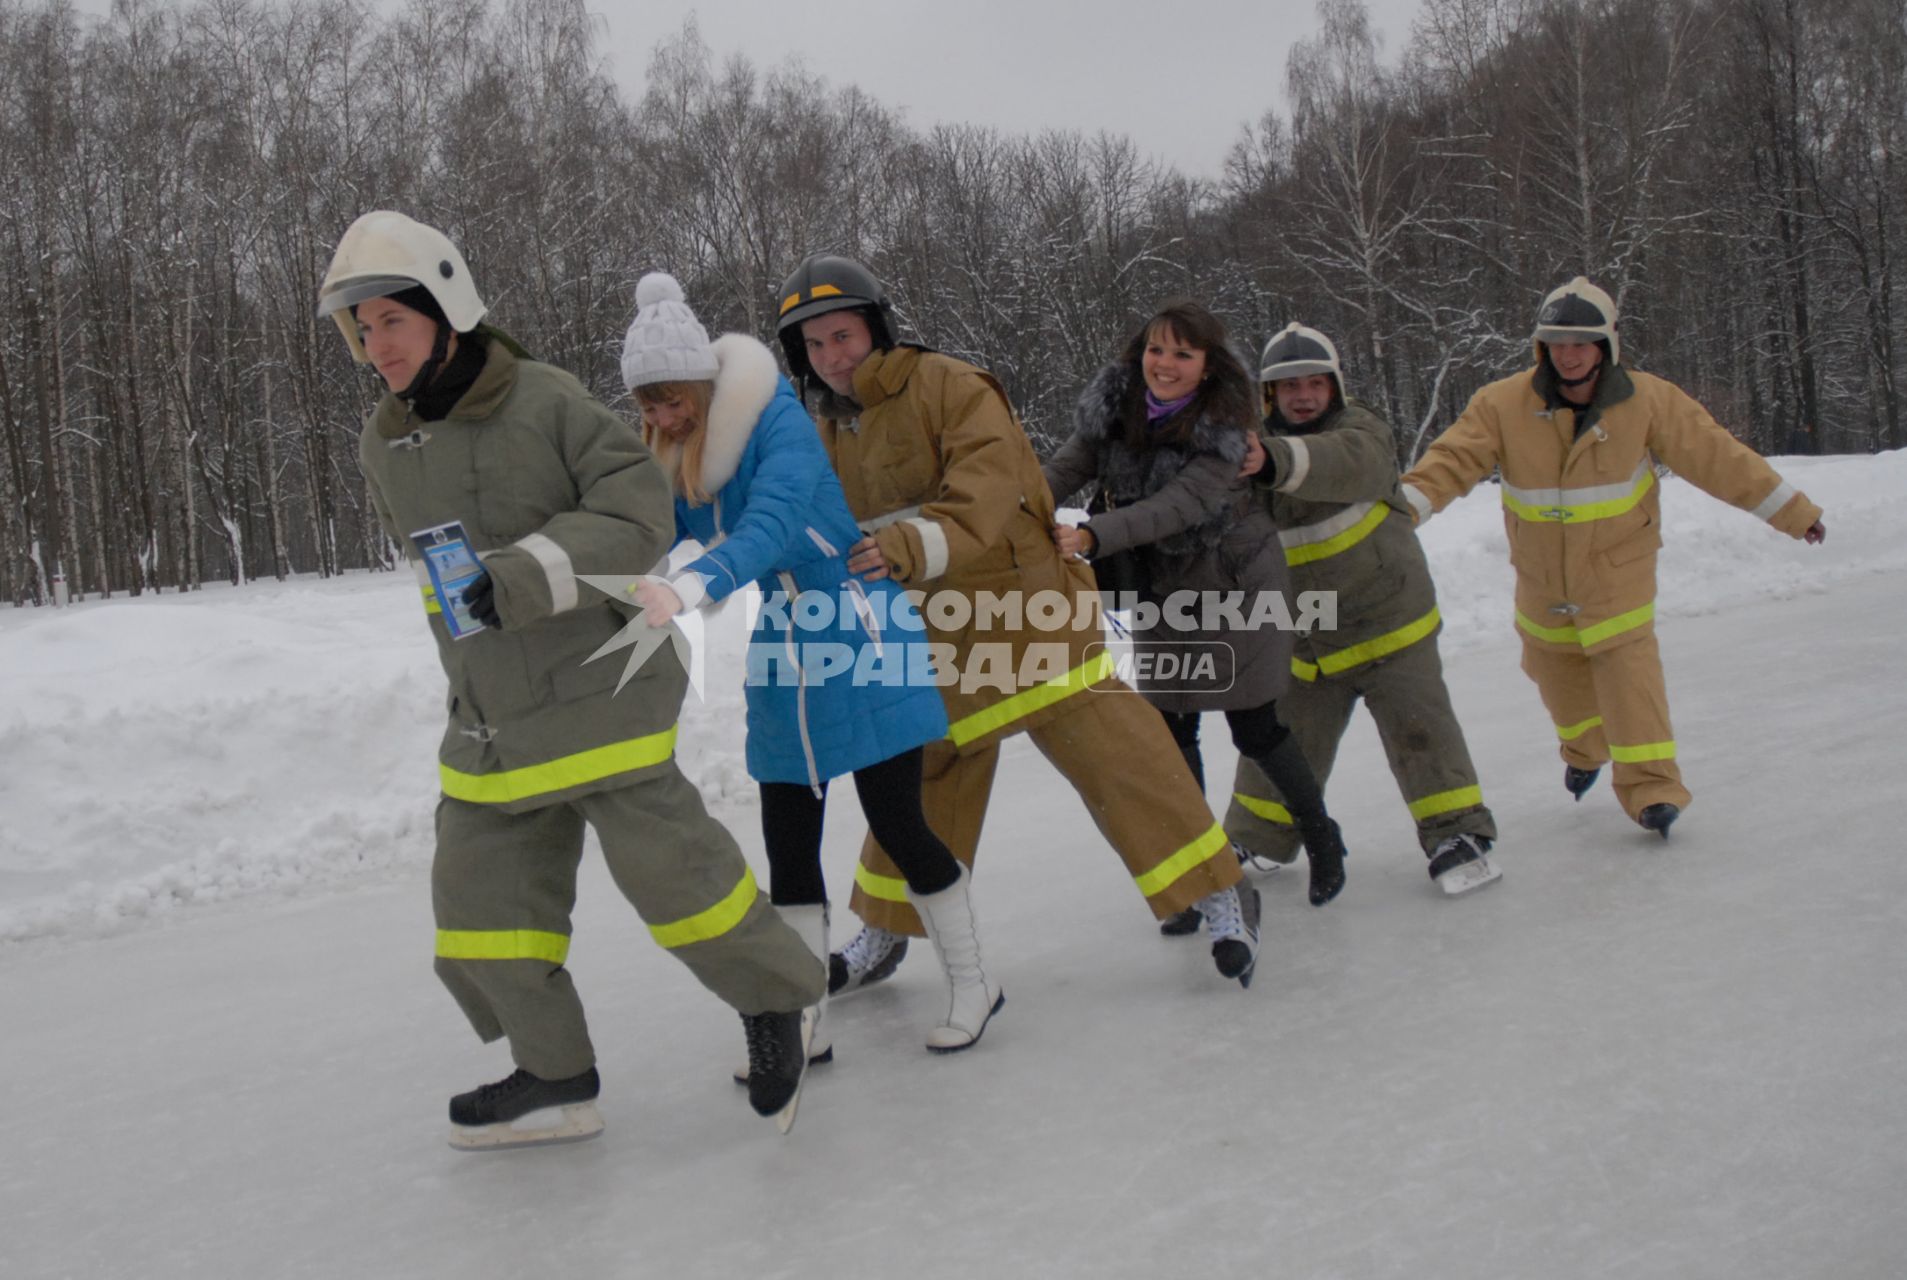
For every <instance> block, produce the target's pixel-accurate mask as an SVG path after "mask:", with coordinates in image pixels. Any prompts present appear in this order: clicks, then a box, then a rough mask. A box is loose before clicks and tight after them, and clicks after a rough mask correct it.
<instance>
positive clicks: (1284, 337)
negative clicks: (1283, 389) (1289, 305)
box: [1258, 320, 1344, 395]
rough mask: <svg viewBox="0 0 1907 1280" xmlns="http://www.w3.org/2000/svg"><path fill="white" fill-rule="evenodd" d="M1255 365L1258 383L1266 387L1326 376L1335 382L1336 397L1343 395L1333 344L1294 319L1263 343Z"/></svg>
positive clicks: (1341, 371) (1340, 366)
mask: <svg viewBox="0 0 1907 1280" xmlns="http://www.w3.org/2000/svg"><path fill="white" fill-rule="evenodd" d="M1258 365H1259V368H1258V380H1259V381H1260V382H1263V383H1264V384H1265V385H1266V387H1267V388H1269V387H1270V385H1271V384H1272V383H1274V382H1277V381H1278V380H1280V379H1281V378H1303V377H1306V376H1308V375H1310V374H1314V373H1328V374H1330V375H1331V376H1332V378H1334V379H1336V381H1337V384H1338V394H1339V395H1343V394H1344V366H1343V364H1341V363H1340V362H1339V360H1338V349H1337V347H1336V345H1334V344H1333V343H1332V341H1331V339H1329V338H1327V337H1325V336H1324V335H1323V334H1321V333H1319V332H1318V331H1317V330H1316V329H1307V328H1305V327H1304V326H1303V325H1301V324H1299V323H1298V322H1297V321H1296V320H1294V321H1292V322H1291V323H1290V324H1288V325H1286V326H1285V327H1284V328H1282V329H1280V330H1279V331H1278V332H1277V334H1276V335H1274V336H1273V338H1272V340H1271V341H1270V342H1267V343H1266V344H1265V351H1264V354H1263V355H1262V356H1260V357H1259V360H1258Z"/></svg>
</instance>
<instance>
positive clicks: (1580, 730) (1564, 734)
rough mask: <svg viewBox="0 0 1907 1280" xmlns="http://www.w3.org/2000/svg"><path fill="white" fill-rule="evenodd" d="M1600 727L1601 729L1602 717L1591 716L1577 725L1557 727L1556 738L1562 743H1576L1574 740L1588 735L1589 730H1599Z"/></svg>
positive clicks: (1560, 725)
mask: <svg viewBox="0 0 1907 1280" xmlns="http://www.w3.org/2000/svg"><path fill="white" fill-rule="evenodd" d="M1601 727H1602V717H1601V716H1591V717H1589V719H1587V720H1584V721H1582V722H1581V723H1579V724H1559V725H1557V726H1556V736H1557V737H1558V738H1561V739H1562V740H1563V741H1564V742H1574V741H1576V739H1578V738H1580V737H1582V736H1583V735H1584V734H1585V733H1588V732H1589V731H1590V730H1591V729H1600V728H1601Z"/></svg>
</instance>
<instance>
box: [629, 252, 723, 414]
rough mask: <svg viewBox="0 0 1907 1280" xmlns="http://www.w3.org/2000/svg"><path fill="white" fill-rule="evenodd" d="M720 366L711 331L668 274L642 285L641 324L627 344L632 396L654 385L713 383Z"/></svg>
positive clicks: (660, 273) (638, 303) (632, 324)
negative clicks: (712, 343)
mask: <svg viewBox="0 0 1907 1280" xmlns="http://www.w3.org/2000/svg"><path fill="white" fill-rule="evenodd" d="M719 368H720V366H719V365H718V364H717V362H716V359H715V348H714V347H712V346H710V345H709V335H708V330H707V329H704V328H703V327H702V322H701V321H700V320H697V319H696V318H695V312H693V311H691V310H689V304H688V303H686V302H684V301H683V300H682V286H681V285H680V284H677V283H676V279H675V277H674V276H672V275H670V274H669V273H668V272H666V271H651V272H650V273H649V274H648V275H646V276H644V277H643V278H642V279H641V280H639V281H637V282H636V318H635V319H634V320H632V321H630V322H629V332H628V333H627V334H626V335H624V337H623V340H622V383H623V385H624V386H625V387H627V388H629V390H631V391H634V390H635V389H636V388H637V387H642V386H647V385H648V384H649V383H652V382H707V381H711V380H713V379H714V377H715V375H716V373H717V371H718V370H719Z"/></svg>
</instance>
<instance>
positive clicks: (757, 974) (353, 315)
mask: <svg viewBox="0 0 1907 1280" xmlns="http://www.w3.org/2000/svg"><path fill="white" fill-rule="evenodd" d="M319 298H320V302H319V314H320V315H328V316H331V317H333V318H334V319H336V321H337V322H338V327H339V329H340V330H342V331H343V333H344V339H345V342H346V343H347V344H348V345H349V346H350V349H351V354H352V355H353V357H355V358H356V359H357V360H358V361H359V362H360V363H369V364H372V365H374V366H375V367H376V369H377V372H378V374H379V375H380V376H381V377H382V378H383V380H384V383H385V385H386V387H387V388H388V391H387V393H386V394H385V395H384V396H383V397H382V398H381V399H380V400H379V402H378V405H377V407H376V408H375V409H374V410H373V411H372V413H371V415H370V417H369V418H368V419H367V420H366V422H365V425H364V430H363V432H362V435H361V437H360V439H359V461H360V462H361V464H362V466H363V469H364V476H365V480H366V482H367V487H368V489H369V491H370V496H371V500H372V503H373V504H374V506H375V508H376V511H377V516H378V520H379V522H380V523H381V524H382V526H383V528H384V532H385V533H386V535H387V536H389V537H390V539H391V540H392V541H393V542H395V543H396V544H397V545H398V546H400V547H402V548H404V551H405V554H406V555H407V556H408V557H409V558H410V559H411V561H412V562H413V564H414V565H415V566H416V567H417V568H418V569H419V570H420V573H419V581H420V584H421V585H422V586H423V609H424V613H425V615H426V621H427V623H428V625H429V626H430V630H431V634H432V636H433V637H434V638H435V640H436V641H437V650H438V655H439V657H440V658H441V659H442V662H443V667H444V673H445V675H446V676H448V677H449V681H450V690H449V698H448V711H449V723H448V725H447V726H446V728H445V731H444V736H443V741H442V746H441V748H440V751H439V757H438V758H439V766H438V772H439V778H440V782H441V786H442V791H443V798H442V799H441V800H440V801H439V803H438V806H437V852H436V858H435V861H434V862H433V864H432V867H431V898H432V903H433V906H434V909H435V913H436V918H437V947H436V950H437V959H436V968H437V974H438V976H439V977H440V978H441V979H442V980H443V982H444V985H445V986H447V987H448V988H449V989H450V993H451V995H452V996H454V997H455V998H456V1000H457V1003H458V1005H459V1006H461V1007H462V1009H463V1011H464V1014H465V1016H466V1017H468V1018H469V1020H470V1024H471V1026H472V1027H473V1028H475V1030H476V1032H477V1034H478V1036H479V1037H481V1038H482V1039H483V1040H485V1041H491V1040H496V1039H498V1038H500V1037H507V1038H508V1040H509V1042H510V1053H511V1056H512V1058H513V1059H514V1060H515V1062H516V1066H517V1070H516V1071H515V1072H514V1073H513V1074H512V1075H510V1076H509V1077H508V1078H507V1079H504V1080H502V1081H499V1082H497V1083H495V1084H490V1085H485V1086H483V1087H482V1088H479V1089H476V1090H474V1091H472V1092H470V1093H464V1094H459V1095H458V1096H457V1097H455V1098H453V1099H451V1103H450V1118H451V1121H452V1138H451V1141H452V1145H454V1146H459V1147H462V1148H466V1149H480V1148H494V1147H504V1146H519V1145H525V1144H531V1143H536V1142H556V1141H573V1140H576V1139H579V1138H585V1137H590V1136H592V1135H594V1134H595V1133H597V1132H599V1131H600V1130H601V1128H602V1121H601V1119H600V1118H599V1117H598V1116H597V1113H596V1109H595V1106H594V1102H593V1099H594V1098H595V1097H596V1093H597V1090H598V1079H597V1073H596V1066H595V1051H594V1049H593V1048H592V1046H591V1044H590V1039H589V1032H588V1029H587V1028H586V1026H585V1025H584V1020H583V1007H582V1003H581V1001H580V1000H579V998H578V997H577V993H576V989H575V986H574V984H573V983H572V982H571V979H570V974H569V970H568V969H567V968H566V967H565V959H566V957H567V955H568V952H569V942H570V910H571V907H572V905H573V904H574V901H575V896H576V868H577V864H578V862H579V861H580V859H581V857H582V851H583V828H584V825H585V824H587V825H589V826H590V827H593V828H594V829H595V830H596V833H597V836H598V837H599V838H600V840H601V842H602V848H603V857H604V861H605V862H607V863H608V866H609V870H610V873H611V875H613V876H614V877H615V880H616V884H617V887H618V888H620V889H621V890H622V891H623V893H624V894H625V895H626V896H627V897H628V898H629V900H630V902H631V903H633V904H634V905H635V908H636V910H637V912H638V913H639V914H640V915H641V916H642V918H643V920H644V922H645V923H647V924H648V926H649V931H650V933H651V934H652V935H653V936H654V938H655V940H656V941H657V942H658V943H660V944H661V945H662V946H664V947H666V948H668V949H669V950H670V951H671V952H672V953H673V954H674V955H675V956H676V957H677V958H678V959H680V960H681V961H682V962H683V963H684V964H686V965H687V966H688V967H689V969H690V971H691V972H692V973H694V975H695V976H696V977H697V978H698V979H699V980H701V982H702V983H703V984H704V985H705V986H707V987H708V988H709V989H710V990H711V991H713V992H715V993H716V994H717V995H718V996H720V997H721V998H722V999H723V1000H725V1001H727V1002H728V1003H729V1004H730V1005H731V1006H733V1007H734V1008H735V1009H737V1010H738V1011H739V1012H740V1013H741V1015H742V1021H743V1023H744V1025H745V1029H746V1032H747V1040H748V1044H749V1056H750V1064H751V1066H750V1069H751V1072H766V1073H767V1078H764V1080H763V1088H762V1089H761V1090H760V1091H759V1092H758V1091H757V1090H756V1088H755V1085H754V1079H755V1077H754V1075H752V1074H751V1077H750V1089H751V1099H750V1100H751V1101H752V1102H754V1103H755V1105H756V1109H757V1110H760V1111H763V1113H764V1114H772V1113H780V1112H783V1110H784V1108H787V1107H789V1106H791V1104H792V1100H793V1098H794V1097H795V1095H796V1093H797V1091H798V1088H799V1084H800V1078H801V1071H802V1069H803V1068H804V1067H805V1065H806V1062H807V1054H806V1053H805V1051H804V1047H803V1043H802V1017H801V1012H800V1011H801V1010H802V1009H803V1008H804V1007H805V1006H808V1005H811V1004H814V1003H815V1002H816V1001H817V1000H818V999H819V998H820V996H821V994H822V991H823V990H824V984H825V970H824V968H823V966H822V964H821V962H820V959H819V958H818V957H816V956H815V955H813V954H812V953H811V952H810V951H809V950H808V949H807V947H806V946H805V945H804V944H803V943H802V941H801V939H800V937H799V936H798V935H797V934H796V933H795V932H794V930H793V929H791V928H789V926H788V925H787V924H785V923H784V922H783V921H782V920H781V918H780V917H779V916H778V915H777V914H776V913H775V911H774V909H773V908H772V907H771V906H770V905H769V902H768V898H767V896H766V895H765V894H762V893H761V892H760V891H759V890H758V889H757V888H756V885H755V880H754V877H753V876H752V875H751V874H750V872H749V869H748V865H747V863H746V862H745V861H744V860H743V858H742V855H741V851H740V850H739V849H738V848H737V847H736V844H735V841H734V839H733V838H732V837H731V836H730V835H729V834H728V832H727V831H725V830H724V829H723V828H722V827H721V825H720V824H718V823H717V822H715V820H714V819H712V818H710V817H709V816H708V814H707V812H706V811H705V810H704V809H703V807H702V801H701V797H700V796H699V795H698V794H697V793H696V790H695V788H694V787H693V786H692V785H690V783H689V782H688V780H687V779H685V778H684V777H683V776H682V774H681V773H680V771H678V769H677V768H676V765H675V758H674V744H675V735H676V717H677V714H678V711H679V709H680V707H681V702H682V696H683V691H684V688H685V686H686V683H687V680H686V676H685V674H684V672H683V669H682V666H681V664H680V662H678V661H677V660H676V657H675V652H674V649H673V647H672V646H670V645H667V644H665V645H662V646H661V647H660V648H658V649H656V650H655V651H654V653H653V654H652V655H651V657H650V659H649V660H648V661H647V662H646V663H644V664H643V665H642V666H641V668H640V669H639V670H638V671H636V673H635V674H634V676H633V678H632V679H630V680H629V683H628V685H627V687H625V688H624V689H623V690H622V691H621V693H620V694H618V693H617V691H616V686H617V681H618V680H619V679H620V678H621V677H622V675H623V663H622V662H620V661H617V660H614V659H611V660H608V661H604V662H597V663H590V662H588V661H587V660H588V659H589V658H590V657H591V655H593V654H595V653H596V652H597V650H598V648H599V647H600V646H602V645H603V644H604V643H605V642H606V641H609V640H611V639H612V638H614V637H615V636H616V635H617V634H618V633H619V631H621V630H622V628H623V627H624V624H625V622H626V621H627V620H628V619H629V618H630V617H632V616H634V615H633V610H631V611H629V612H627V613H626V612H624V611H623V610H621V609H620V608H619V606H618V605H616V604H613V603H611V600H610V598H609V596H608V595H606V594H603V593H599V592H596V591H593V590H591V589H588V588H585V587H583V586H581V585H580V584H579V582H578V578H579V576H582V575H637V574H640V573H642V572H643V571H644V570H646V569H648V568H649V567H650V566H652V565H653V564H654V563H655V562H656V561H657V559H658V558H659V557H660V556H661V555H662V554H663V552H664V551H666V550H667V548H668V546H669V544H670V542H671V541H672V540H673V535H674V527H675V525H674V511H673V508H672V506H671V503H670V495H669V481H668V478H667V477H666V476H665V475H664V474H663V471H662V468H661V467H659V466H658V465H656V463H655V461H654V460H653V459H652V457H651V456H650V453H649V451H648V449H647V448H646V447H645V446H644V445H643V443H642V441H641V439H640V438H639V437H638V436H637V434H636V432H635V430H634V429H633V428H632V427H630V426H629V425H628V424H627V423H625V422H623V421H622V420H621V419H620V418H619V417H617V416H616V415H615V414H613V413H611V412H609V410H608V409H606V408H605V407H603V406H602V405H601V404H599V403H597V401H596V400H595V399H593V398H592V397H591V396H590V395H589V394H588V393H587V392H586V391H584V390H583V388H582V386H581V384H579V383H578V382H577V381H576V380H575V379H574V378H572V377H571V376H570V375H568V374H567V373H564V372H562V371H561V370H559V369H555V368H552V367H550V366H549V365H545V364H539V363H537V362H536V361H534V360H531V359H529V358H528V357H527V356H526V355H525V354H524V352H523V351H522V349H521V348H520V347H518V346H517V345H516V344H515V343H514V342H513V341H511V340H510V339H509V338H507V337H505V336H504V335H503V334H502V333H500V332H499V331H497V330H495V329H492V328H490V327H488V326H483V325H480V323H479V322H480V321H481V320H482V319H483V316H484V312H485V307H484V304H483V302H482V300H481V299H480V298H479V296H478V294H477V291H476V287H475V285H474V284H473V283H472V281H471V278H470V271H469V268H468V266H467V265H466V264H465V262H464V260H463V257H462V255H461V254H459V253H458V252H457V249H456V247H455V246H454V245H452V244H451V242H450V240H449V239H448V238H446V237H445V236H444V235H443V234H442V233H441V232H439V231H437V230H435V229H433V228H431V227H427V226H424V225H422V224H420V223H418V222H415V221H413V220H411V219H410V218H408V217H406V216H404V215H403V214H401V213H392V212H376V213H367V214H365V215H364V216H363V217H362V218H359V219H358V220H357V221H356V222H355V223H353V224H352V225H351V228H350V229H349V230H348V231H347V232H345V235H344V238H343V240H342V241H341V242H340V243H339V245H338V249H337V253H336V256H335V257H334V258H333V259H332V262H331V269H330V271H329V272H328V273H327V274H326V276H325V280H324V284H323V286H322V288H321V289H320V293H319ZM415 535H423V537H422V538H421V539H420V538H419V537H417V536H415ZM458 538H461V539H462V540H463V541H464V543H465V544H466V545H467V547H468V550H469V552H470V553H472V554H474V556H476V557H479V558H480V563H481V573H480V574H479V575H478V576H477V577H475V579H474V580H471V579H470V578H469V576H468V568H466V572H465V574H464V586H463V588H462V589H460V590H459V591H458V592H457V596H458V597H459V598H457V599H443V598H439V592H438V591H437V590H436V588H435V587H434V586H433V585H432V579H431V578H430V576H429V574H428V572H427V571H425V565H424V562H423V560H422V558H421V557H420V544H422V545H428V546H430V547H431V548H432V551H433V559H435V558H436V556H437V554H438V553H442V552H443V551H444V550H445V548H447V547H448V548H450V550H451V551H452V552H454V551H455V549H456V548H455V546H454V545H453V543H454V541H455V540H456V539H458ZM456 558H457V557H456V556H455V555H454V554H453V555H452V556H451V557H450V559H451V560H452V561H453V562H454V561H455V559H456ZM464 563H465V565H466V566H468V564H469V561H468V558H467V557H466V558H465V560H464ZM442 580H443V579H442V577H441V575H440V578H439V581H442ZM443 594H444V595H449V594H450V591H449V588H448V586H446V588H445V591H444V593H443ZM771 1103H772V1104H773V1105H772V1107H771V1106H770V1105H769V1104H771ZM784 1118H786V1117H784Z"/></svg>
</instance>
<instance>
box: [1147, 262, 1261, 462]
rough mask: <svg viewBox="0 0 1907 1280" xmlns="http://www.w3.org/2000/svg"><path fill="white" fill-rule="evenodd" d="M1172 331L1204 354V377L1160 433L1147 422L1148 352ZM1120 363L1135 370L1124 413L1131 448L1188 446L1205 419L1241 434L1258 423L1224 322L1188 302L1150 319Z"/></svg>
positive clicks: (1170, 304) (1176, 302)
mask: <svg viewBox="0 0 1907 1280" xmlns="http://www.w3.org/2000/svg"><path fill="white" fill-rule="evenodd" d="M1161 332H1163V333H1169V334H1170V335H1171V336H1172V337H1174V338H1176V339H1178V340H1179V341H1180V342H1181V343H1183V344H1184V345H1186V346H1188V347H1192V348H1194V349H1196V350H1199V351H1203V352H1204V353H1205V377H1204V379H1203V380H1202V381H1201V382H1200V383H1199V387H1198V391H1197V392H1195V393H1194V395H1193V398H1192V403H1190V404H1188V405H1186V406H1185V408H1183V409H1181V410H1179V411H1178V412H1177V413H1175V414H1173V415H1172V416H1171V417H1170V418H1168V419H1166V421H1165V423H1164V425H1163V426H1162V427H1161V428H1160V429H1158V430H1152V429H1150V428H1149V427H1148V425H1147V422H1146V380H1145V364H1144V361H1145V353H1146V347H1147V346H1148V345H1149V344H1150V343H1151V342H1152V337H1153V335H1154V334H1156V333H1161ZM1120 360H1121V362H1122V363H1124V364H1125V365H1126V367H1127V368H1128V369H1129V370H1130V371H1131V374H1132V378H1131V383H1132V386H1131V390H1129V391H1128V392H1127V393H1126V403H1125V405H1124V407H1123V411H1122V413H1121V415H1120V418H1121V421H1122V423H1123V424H1124V427H1125V433H1126V444H1127V445H1128V446H1130V447H1132V448H1134V449H1146V448H1150V447H1151V446H1153V445H1157V444H1177V445H1183V444H1185V443H1187V442H1188V441H1190V439H1191V438H1192V429H1193V428H1194V427H1196V426H1197V425H1198V423H1199V422H1200V421H1201V420H1207V421H1211V422H1213V423H1217V424H1220V425H1223V426H1227V427H1233V428H1236V429H1237V430H1239V431H1250V430H1251V429H1252V428H1253V427H1255V426H1256V425H1257V423H1258V410H1257V407H1256V403H1255V402H1256V397H1255V396H1254V395H1253V394H1252V378H1251V375H1250V374H1249V373H1247V372H1245V366H1244V365H1243V364H1240V363H1239V360H1238V356H1237V355H1236V354H1235V353H1234V352H1233V351H1232V344H1231V339H1230V337H1229V335H1228V334H1227V333H1226V332H1225V322H1224V321H1222V320H1220V319H1219V318H1218V317H1217V316H1215V315H1213V314H1212V313H1211V312H1210V311H1207V310H1206V309H1205V308H1204V307H1203V306H1201V305H1199V304H1198V303H1196V302H1193V301H1192V300H1191V299H1189V298H1172V299H1169V300H1168V301H1166V302H1165V303H1164V304H1163V305H1162V306H1161V307H1160V308H1159V310H1158V311H1157V312H1156V313H1154V314H1153V316H1152V318H1151V319H1150V320H1147V321H1146V322H1145V323H1144V324H1142V325H1140V326H1139V331H1138V332H1137V333H1135V334H1133V335H1132V339H1131V341H1129V342H1127V343H1126V349H1125V351H1124V352H1123V353H1122V354H1121V356H1120Z"/></svg>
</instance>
